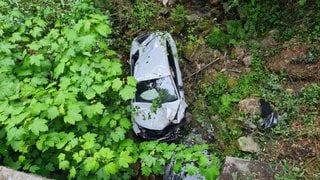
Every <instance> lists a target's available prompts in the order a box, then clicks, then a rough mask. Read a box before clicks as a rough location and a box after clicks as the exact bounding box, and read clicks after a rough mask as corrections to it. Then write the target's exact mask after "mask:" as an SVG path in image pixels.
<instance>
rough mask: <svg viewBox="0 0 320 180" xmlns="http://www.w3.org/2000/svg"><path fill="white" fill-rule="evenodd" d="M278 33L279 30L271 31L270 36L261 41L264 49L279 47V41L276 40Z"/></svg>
mask: <svg viewBox="0 0 320 180" xmlns="http://www.w3.org/2000/svg"><path fill="white" fill-rule="evenodd" d="M277 33H278V31H277V30H271V31H269V32H268V35H267V36H266V37H265V38H264V39H263V40H262V41H261V45H262V47H264V48H269V47H273V46H275V45H277V41H276V40H275V39H274V36H276V34H277Z"/></svg>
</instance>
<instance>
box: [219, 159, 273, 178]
mask: <svg viewBox="0 0 320 180" xmlns="http://www.w3.org/2000/svg"><path fill="white" fill-rule="evenodd" d="M220 179H221V180H229V179H241V180H242V179H243V180H244V179H260V180H269V179H271V180H272V179H275V178H274V173H273V170H272V169H271V168H270V167H269V166H268V165H267V164H266V163H263V162H259V161H250V160H245V159H240V158H235V157H226V160H225V162H224V165H223V168H222V172H221V174H220Z"/></svg>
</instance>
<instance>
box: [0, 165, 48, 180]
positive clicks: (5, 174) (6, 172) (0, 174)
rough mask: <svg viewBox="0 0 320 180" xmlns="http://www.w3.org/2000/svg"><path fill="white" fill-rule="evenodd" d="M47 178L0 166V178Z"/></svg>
mask: <svg viewBox="0 0 320 180" xmlns="http://www.w3.org/2000/svg"><path fill="white" fill-rule="evenodd" d="M5 179H8V180H11V179H12V180H48V179H47V178H44V177H41V176H38V175H33V174H28V173H24V172H20V171H16V170H13V169H10V168H7V167H4V166H0V180H5Z"/></svg>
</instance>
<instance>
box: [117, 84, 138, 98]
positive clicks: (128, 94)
mask: <svg viewBox="0 0 320 180" xmlns="http://www.w3.org/2000/svg"><path fill="white" fill-rule="evenodd" d="M135 92H136V88H134V87H132V86H129V85H125V87H124V88H123V89H121V90H120V92H119V94H120V96H121V98H122V99H123V100H125V101H126V100H129V99H132V98H134V96H135Z"/></svg>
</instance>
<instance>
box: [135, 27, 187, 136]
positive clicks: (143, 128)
mask: <svg viewBox="0 0 320 180" xmlns="http://www.w3.org/2000/svg"><path fill="white" fill-rule="evenodd" d="M130 64H131V73H132V75H133V76H134V77H135V79H137V81H138V83H137V91H136V95H135V98H134V99H133V101H132V105H133V107H134V110H135V111H134V113H133V115H132V117H133V120H134V124H133V130H134V132H135V134H137V135H138V136H140V137H142V138H144V139H148V140H162V141H172V140H174V139H176V138H177V137H178V134H179V131H180V128H181V126H182V125H184V124H185V122H186V118H185V117H186V109H187V104H186V102H185V97H184V91H183V82H182V77H181V71H180V67H179V64H178V59H177V48H176V45H175V42H174V40H173V39H172V37H171V35H170V34H168V33H162V32H156V33H151V34H144V35H140V36H138V37H136V38H135V39H134V40H133V42H132V48H131V52H130Z"/></svg>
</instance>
